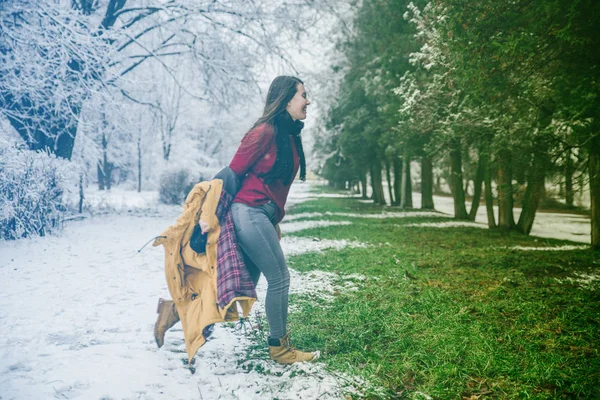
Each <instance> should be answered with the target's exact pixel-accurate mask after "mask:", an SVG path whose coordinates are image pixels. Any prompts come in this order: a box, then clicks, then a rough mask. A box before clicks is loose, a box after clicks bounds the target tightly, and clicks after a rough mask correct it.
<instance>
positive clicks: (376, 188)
mask: <svg viewBox="0 0 600 400" xmlns="http://www.w3.org/2000/svg"><path fill="white" fill-rule="evenodd" d="M381 178H382V176H381V164H379V162H375V163H374V164H373V166H372V167H371V186H372V187H373V201H374V202H375V204H381V205H385V204H386V202H385V197H384V194H383V184H382V182H381Z"/></svg>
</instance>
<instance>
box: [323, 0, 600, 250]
mask: <svg viewBox="0 0 600 400" xmlns="http://www.w3.org/2000/svg"><path fill="white" fill-rule="evenodd" d="M351 32H352V33H351V34H350V35H348V37H347V39H346V40H345V41H344V42H342V43H341V44H340V49H341V50H342V52H343V53H344V55H345V62H344V63H342V64H341V65H340V67H339V68H340V70H341V72H342V73H343V75H344V80H343V83H342V85H341V87H340V94H339V97H338V102H337V103H336V104H335V106H334V107H332V108H331V109H330V111H329V114H328V120H327V126H328V131H329V132H330V133H331V132H333V133H332V134H330V135H329V136H327V137H324V138H321V144H322V147H323V148H324V154H327V155H328V158H327V160H326V162H325V164H324V168H323V173H324V174H325V175H326V177H327V178H329V179H330V180H331V181H333V182H346V181H350V182H362V184H361V185H362V187H363V189H366V185H367V179H366V177H367V175H369V176H370V180H371V183H372V191H373V199H374V201H375V202H377V203H384V202H385V200H384V196H383V194H384V190H385V189H384V188H383V185H382V175H384V174H385V175H386V176H387V182H388V185H389V187H388V190H389V197H390V198H391V201H392V204H395V205H400V206H404V207H412V204H411V203H412V197H411V185H410V184H411V179H410V165H411V160H412V161H419V162H420V163H421V192H422V204H421V207H422V208H433V206H434V205H433V196H432V192H433V186H434V185H433V167H434V166H435V165H438V166H441V167H443V168H444V169H446V170H447V171H448V173H447V176H448V181H449V184H450V188H451V191H452V194H453V197H454V211H455V217H456V218H461V219H466V218H470V219H474V218H475V214H476V212H477V209H478V208H479V206H480V198H481V197H482V192H483V194H484V196H483V197H484V199H485V206H486V208H487V215H488V223H489V226H490V228H493V227H499V228H503V229H516V230H519V231H521V232H523V233H526V234H528V233H529V232H530V231H531V227H532V225H533V221H534V217H535V213H536V210H537V208H538V205H539V203H540V200H541V198H542V197H543V195H544V192H545V183H546V182H547V181H548V180H549V179H554V178H556V177H559V180H560V181H561V182H562V185H563V187H564V192H565V196H566V202H567V204H569V205H572V204H573V197H574V190H575V188H576V186H577V184H578V185H579V186H580V187H581V186H583V185H589V188H590V192H591V209H592V245H593V246H594V247H600V50H599V49H600V3H598V2H597V1H593V0H579V1H566V0H544V1H542V0H516V1H513V2H497V1H492V0H483V1H477V2H474V1H473V2H469V1H464V0H436V1H432V2H429V3H426V2H424V1H415V2H414V3H408V2H407V1H404V0H365V1H363V2H362V3H361V6H360V9H359V10H358V12H357V14H356V18H355V20H354V24H353V26H352V27H351ZM382 171H383V172H382ZM465 178H466V179H465ZM465 180H466V181H469V180H470V181H472V182H473V202H472V204H471V208H470V210H467V207H466V204H465V197H466V196H465ZM492 188H493V189H494V190H492ZM364 192H365V190H363V193H364ZM494 192H495V193H496V197H497V198H496V201H497V205H498V209H499V212H498V219H497V220H496V218H495V215H494V213H493V208H492V205H493V204H494V198H493V197H494ZM516 201H519V202H520V203H521V207H522V212H521V214H520V217H519V219H518V220H517V221H515V219H514V216H513V215H514V214H513V208H514V204H515V202H516Z"/></svg>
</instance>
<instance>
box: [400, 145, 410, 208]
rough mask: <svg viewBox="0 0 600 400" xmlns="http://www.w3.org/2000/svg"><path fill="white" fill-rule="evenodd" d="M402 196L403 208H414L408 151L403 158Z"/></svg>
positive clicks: (401, 203)
mask: <svg viewBox="0 0 600 400" xmlns="http://www.w3.org/2000/svg"><path fill="white" fill-rule="evenodd" d="M401 188H402V194H401V195H400V197H401V198H402V200H401V201H400V207H401V208H412V206H413V205H412V183H411V181H410V156H409V154H408V151H406V150H405V151H404V155H403V156H402V183H401Z"/></svg>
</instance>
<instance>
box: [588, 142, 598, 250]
mask: <svg viewBox="0 0 600 400" xmlns="http://www.w3.org/2000/svg"><path fill="white" fill-rule="evenodd" d="M588 165H589V171H590V203H591V204H590V208H591V209H592V221H591V222H592V227H591V228H592V229H591V230H592V232H591V233H592V248H594V249H600V134H599V135H596V136H595V137H594V138H593V139H592V140H591V141H590V155H589V164H588Z"/></svg>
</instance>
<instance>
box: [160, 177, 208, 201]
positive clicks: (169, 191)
mask: <svg viewBox="0 0 600 400" xmlns="http://www.w3.org/2000/svg"><path fill="white" fill-rule="evenodd" d="M200 180H201V179H200ZM200 180H199V179H197V177H194V176H192V174H191V173H190V172H189V171H188V170H187V169H173V170H167V171H165V172H164V173H163V174H162V175H161V176H160V189H159V200H160V202H161V203H163V204H183V202H184V201H185V198H186V197H187V195H188V193H189V192H190V190H192V188H193V187H194V185H195V184H196V183H198V182H200Z"/></svg>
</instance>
